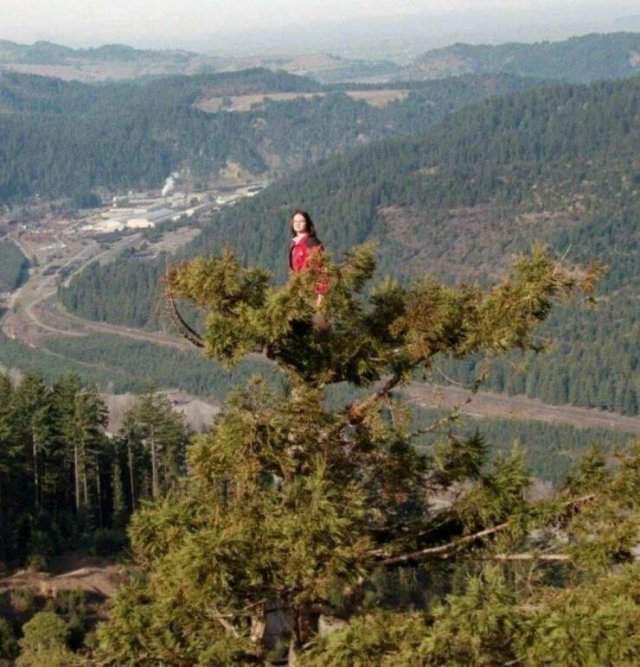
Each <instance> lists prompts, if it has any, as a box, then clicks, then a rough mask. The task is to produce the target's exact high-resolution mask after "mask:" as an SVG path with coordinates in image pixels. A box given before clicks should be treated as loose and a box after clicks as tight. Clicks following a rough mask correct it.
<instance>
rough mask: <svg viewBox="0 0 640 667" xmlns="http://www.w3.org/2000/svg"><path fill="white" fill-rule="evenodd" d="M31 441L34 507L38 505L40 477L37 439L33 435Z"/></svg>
mask: <svg viewBox="0 0 640 667" xmlns="http://www.w3.org/2000/svg"><path fill="white" fill-rule="evenodd" d="M32 442H33V450H32V451H33V484H34V487H35V507H36V509H38V508H39V507H40V477H39V475H38V440H37V438H36V436H35V435H34V436H33V438H32Z"/></svg>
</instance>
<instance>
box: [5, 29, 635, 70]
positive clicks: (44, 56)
mask: <svg viewBox="0 0 640 667" xmlns="http://www.w3.org/2000/svg"><path fill="white" fill-rule="evenodd" d="M629 25H631V26H634V25H636V24H635V23H634V19H633V17H631V18H630V22H629ZM638 29H639V30H640V24H638ZM2 67H4V68H5V69H6V68H8V69H13V70H16V71H20V72H24V73H30V74H40V75H42V76H55V77H59V78H63V79H68V80H80V81H104V80H123V79H138V78H148V77H158V76H167V75H192V74H201V73H211V72H214V71H215V72H222V71H237V70H243V69H249V68H252V67H263V68H267V69H270V70H273V71H276V70H284V71H286V72H289V73H291V74H298V75H302V76H311V77H313V78H315V79H316V80H318V81H320V82H321V83H340V82H345V81H355V82H375V83H381V82H390V81H421V80H425V79H437V78H444V77H449V76H458V75H462V74H512V75H517V76H525V77H533V78H538V79H545V80H549V79H558V80H564V81H568V82H573V83H588V82H591V81H596V80H600V79H617V78H624V77H627V76H631V75H633V74H634V73H638V72H640V32H617V33H608V34H599V33H593V34H589V35H582V36H578V37H571V38H570V39H567V40H563V41H546V42H537V43H517V42H514V43H505V44H498V45H483V44H464V43H457V44H453V45H451V46H447V47H444V48H439V49H433V50H430V51H427V52H426V53H424V54H423V55H422V56H420V57H419V58H416V59H415V60H414V61H413V62H412V63H411V64H410V65H408V66H401V65H399V64H397V63H394V62H391V61H388V60H380V59H379V60H360V59H349V58H342V57H339V56H335V55H331V54H327V53H308V54H300V55H292V54H286V53H283V54H281V55H259V54H258V55H255V56H242V57H219V56H212V55H203V54H200V53H194V52H191V51H185V50H176V49H174V50H150V49H135V48H133V47H131V46H126V45H122V44H108V45H104V46H99V47H95V48H88V49H72V48H69V47H67V46H62V45H59V44H54V43H52V42H44V41H40V42H35V43H34V44H32V45H23V44H16V43H14V42H10V41H7V40H4V41H2V40H0V68H2Z"/></svg>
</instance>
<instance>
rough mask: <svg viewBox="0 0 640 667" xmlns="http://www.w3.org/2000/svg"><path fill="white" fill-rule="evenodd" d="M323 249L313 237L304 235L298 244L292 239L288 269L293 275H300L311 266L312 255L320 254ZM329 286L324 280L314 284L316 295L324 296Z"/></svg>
mask: <svg viewBox="0 0 640 667" xmlns="http://www.w3.org/2000/svg"><path fill="white" fill-rule="evenodd" d="M323 251H324V247H323V245H322V243H320V241H318V239H317V238H316V237H315V236H309V235H308V234H306V235H305V236H303V237H302V238H301V239H300V240H299V241H298V242H296V241H295V239H293V240H292V241H291V247H290V248H289V268H290V269H291V271H293V273H300V271H304V270H305V269H308V268H309V267H310V266H311V261H312V258H313V257H314V255H317V254H319V253H322V252H323ZM328 289H329V285H328V283H327V281H326V279H322V278H321V279H320V280H319V281H318V282H317V283H316V294H326V293H327V291H328Z"/></svg>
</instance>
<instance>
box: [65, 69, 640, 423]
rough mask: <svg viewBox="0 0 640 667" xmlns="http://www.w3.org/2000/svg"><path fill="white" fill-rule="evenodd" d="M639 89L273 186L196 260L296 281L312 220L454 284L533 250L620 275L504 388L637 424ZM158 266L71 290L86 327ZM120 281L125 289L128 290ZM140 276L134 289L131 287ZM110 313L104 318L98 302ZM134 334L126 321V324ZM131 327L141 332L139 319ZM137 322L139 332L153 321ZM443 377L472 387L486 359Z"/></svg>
mask: <svg viewBox="0 0 640 667" xmlns="http://www.w3.org/2000/svg"><path fill="white" fill-rule="evenodd" d="M639 114H640V79H639V78H633V79H630V80H628V81H623V82H615V83H599V84H595V85H592V86H590V87H586V86H572V85H563V86H554V87H546V88H541V89H535V90H532V91H529V92H525V93H522V94H519V95H515V96H512V97H507V98H498V99H493V100H489V101H487V102H485V103H483V104H480V105H479V106H477V107H475V108H469V109H465V110H462V111H460V112H459V113H457V114H455V115H453V116H451V117H449V118H447V119H445V120H444V121H443V122H442V123H441V124H440V125H439V126H438V127H437V128H434V130H432V131H431V132H428V133H426V134H422V135H417V136H414V137H410V138H404V139H395V140H390V141H387V142H383V143H379V144H376V145H373V146H371V147H368V148H364V149H362V150H359V151H357V152H356V153H353V154H350V155H348V156H343V157H338V158H334V159H332V160H329V161H327V162H324V163H323V164H321V165H319V166H317V167H312V168H309V169H306V170H304V171H302V172H300V173H299V174H296V175H295V176H292V177H291V178H289V179H287V180H285V181H282V182H280V183H278V184H275V185H274V186H272V187H271V188H268V189H267V190H266V191H264V192H263V193H262V194H261V195H259V196H258V197H256V198H254V199H253V200H251V201H248V202H245V203H242V204H241V205H239V206H237V207H235V208H233V209H231V210H228V211H225V212H223V213H222V214H220V215H219V216H217V217H216V218H215V219H214V220H213V221H212V224H211V225H209V226H207V227H206V228H205V231H204V233H203V234H202V235H201V237H199V238H198V239H197V240H196V241H195V242H194V243H193V244H192V246H191V247H190V249H189V251H188V252H189V253H191V254H202V253H206V252H219V251H220V250H221V248H222V247H223V246H225V245H230V246H233V247H234V248H236V250H237V252H238V253H239V256H240V257H241V259H242V260H243V261H245V262H248V263H255V264H259V265H263V266H267V267H269V268H270V269H272V270H273V271H274V272H275V274H276V276H277V277H278V279H280V280H282V279H283V278H284V276H285V274H286V251H287V250H286V249H287V243H288V236H287V234H288V232H287V226H286V219H287V216H288V214H289V212H290V210H291V208H292V207H293V206H297V205H301V206H304V207H306V208H308V209H309V210H310V211H311V212H312V215H313V216H314V218H315V219H316V222H317V224H318V227H319V230H320V235H321V237H322V239H323V241H324V242H325V243H326V245H327V247H328V248H329V249H330V250H331V251H332V252H333V253H335V254H338V255H340V254H341V253H343V252H344V251H345V250H347V249H348V248H349V247H351V246H352V245H353V244H355V243H359V242H361V241H363V240H365V239H370V238H374V239H378V240H379V241H380V250H379V256H380V264H381V268H382V270H381V273H385V272H390V273H393V274H395V275H397V276H399V277H400V278H402V277H406V276H408V275H410V274H413V275H415V274H418V273H422V272H425V271H426V272H430V273H434V274H436V275H438V276H440V277H447V278H448V279H450V280H452V281H461V280H464V281H480V282H483V281H485V280H486V279H487V278H495V277H497V276H498V275H499V274H500V273H501V271H502V269H503V268H504V266H505V263H506V261H507V259H508V257H509V256H510V255H511V254H512V253H513V252H516V251H520V250H523V249H525V248H527V247H529V246H530V244H531V242H532V241H533V240H534V239H538V240H543V241H545V242H547V243H549V244H551V245H552V247H554V248H555V249H556V251H557V252H558V254H559V255H564V256H566V257H567V258H568V259H569V260H572V261H592V260H598V261H600V262H602V263H604V264H608V265H609V266H610V270H609V272H608V273H607V274H606V276H605V278H604V279H603V281H602V285H601V296H602V298H601V300H600V301H601V303H600V304H599V306H598V307H596V308H595V309H593V310H591V311H587V312H585V311H581V312H580V313H579V314H577V313H576V312H575V310H574V309H573V307H572V306H570V305H568V306H567V307H566V308H565V309H563V310H558V312H557V314H556V315H555V316H554V318H553V321H552V322H551V323H550V324H549V326H548V327H547V332H546V333H549V334H553V335H554V336H556V337H557V338H558V340H559V342H558V345H557V347H556V348H554V350H553V352H552V355H551V356H547V355H540V356H536V355H534V354H533V353H531V354H529V355H528V356H527V357H526V358H525V359H517V364H516V365H515V366H514V363H504V364H502V365H501V366H500V367H499V368H498V370H497V371H496V370H494V372H493V373H492V374H491V375H490V380H489V382H490V386H493V387H495V388H499V389H505V390H508V391H513V392H524V391H526V393H528V394H529V395H531V396H539V397H541V398H543V399H544V400H548V401H555V402H564V401H571V402H575V403H577V404H579V405H587V406H599V407H603V408H606V409H611V410H614V409H615V410H620V411H623V412H626V413H628V414H635V413H636V412H637V410H638V404H639V403H640V401H639V400H638V399H639V396H640V384H639V382H640V379H639V376H638V368H639V367H640V351H639V349H638V344H637V340H638V326H639V315H638V309H637V305H636V304H637V302H636V300H637V284H638V279H639V278H640V256H639V253H638V252H637V247H638V241H639V240H640V164H639V162H638V158H637V155H638V150H639V149H640V130H639V128H640V123H639V122H638V121H639ZM156 271H157V268H155V267H154V266H153V265H147V264H137V265H136V266H135V267H134V266H132V265H131V263H128V260H127V259H126V258H124V259H123V260H122V263H120V264H116V265H114V266H112V267H106V268H97V267H94V268H92V269H91V270H90V271H88V272H87V273H86V274H85V275H83V276H81V277H80V278H79V279H78V280H76V281H74V282H73V284H72V285H71V287H70V288H69V289H68V290H66V291H64V292H63V293H62V297H63V300H64V302H65V304H66V305H67V306H68V307H70V308H72V309H74V310H75V311H76V312H78V313H79V314H82V315H85V316H90V317H91V316H93V317H98V318H101V317H105V316H107V313H114V312H115V308H114V307H113V305H110V304H119V307H120V312H126V311H127V307H126V306H125V307H123V306H122V304H126V302H127V299H128V296H129V295H130V294H132V293H133V292H134V291H135V294H136V300H137V302H138V304H137V309H138V312H140V306H139V302H140V301H141V300H144V301H146V302H147V303H149V304H150V303H151V302H152V298H153V297H152V292H154V289H155V288H154V289H153V290H152V289H147V291H146V294H147V296H145V295H144V293H145V288H144V285H151V284H153V281H152V280H151V279H150V275H152V274H153V273H154V272H156ZM118 276H123V279H122V280H119V279H118ZM125 276H126V279H125V278H124V277H125ZM96 304H98V305H96ZM118 320H119V321H122V318H118ZM131 323H133V322H131ZM135 324H138V325H139V324H141V322H140V321H139V320H137V321H136V322H135ZM448 364H449V362H447V361H446V360H443V366H445V367H447V370H448V371H449V372H450V373H453V374H455V375H456V376H457V377H458V378H459V379H462V380H470V379H472V378H473V377H474V375H475V374H476V373H477V372H478V362H476V361H474V360H473V359H472V360H469V361H467V362H466V363H465V366H464V368H462V367H456V368H449V367H448Z"/></svg>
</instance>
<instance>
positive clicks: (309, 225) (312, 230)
mask: <svg viewBox="0 0 640 667" xmlns="http://www.w3.org/2000/svg"><path fill="white" fill-rule="evenodd" d="M296 215H301V216H302V217H303V218H304V221H305V223H306V225H305V232H306V233H307V234H309V236H313V238H316V239H317V238H318V235H317V234H316V227H315V225H314V224H313V220H312V219H311V216H310V215H309V214H308V213H307V211H303V210H302V209H301V208H297V209H296V210H295V211H294V212H293V213H292V214H291V217H290V218H289V229H290V230H291V236H295V235H296V233H295V231H294V229H293V219H294V218H295V217H296Z"/></svg>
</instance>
